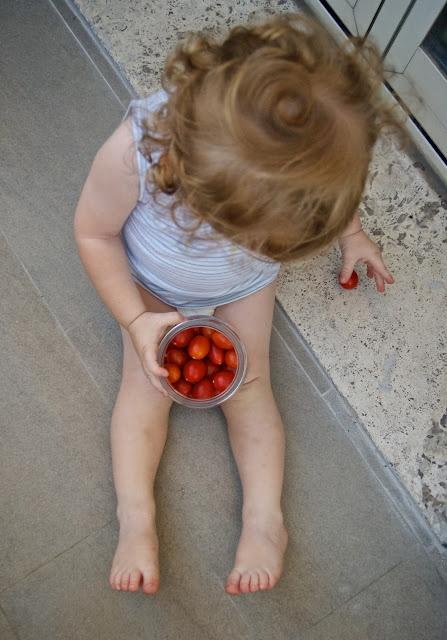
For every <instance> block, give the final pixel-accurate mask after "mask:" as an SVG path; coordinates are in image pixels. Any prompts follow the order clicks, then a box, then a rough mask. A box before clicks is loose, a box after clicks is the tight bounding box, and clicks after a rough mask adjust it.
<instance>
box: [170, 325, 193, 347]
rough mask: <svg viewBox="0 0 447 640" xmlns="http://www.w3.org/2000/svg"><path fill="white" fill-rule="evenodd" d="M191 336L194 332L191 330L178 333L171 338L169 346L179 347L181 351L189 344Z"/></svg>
mask: <svg viewBox="0 0 447 640" xmlns="http://www.w3.org/2000/svg"><path fill="white" fill-rule="evenodd" d="M193 336H194V331H193V330H192V329H185V330H184V331H180V333H178V334H177V335H176V336H174V337H173V338H172V340H171V343H170V345H169V346H172V345H173V346H174V347H180V348H181V349H182V348H183V347H186V346H187V345H188V344H189V343H190V342H191V340H192V338H193Z"/></svg>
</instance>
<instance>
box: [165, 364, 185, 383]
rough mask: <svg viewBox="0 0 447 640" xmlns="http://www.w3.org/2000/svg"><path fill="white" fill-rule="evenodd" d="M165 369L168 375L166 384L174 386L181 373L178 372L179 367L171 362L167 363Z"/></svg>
mask: <svg viewBox="0 0 447 640" xmlns="http://www.w3.org/2000/svg"><path fill="white" fill-rule="evenodd" d="M165 368H166V369H167V371H168V373H169V376H168V382H170V383H171V384H174V383H175V382H177V381H178V380H180V378H181V375H182V372H181V371H180V367H179V366H178V365H177V364H173V363H172V362H168V364H167V365H166V366H165Z"/></svg>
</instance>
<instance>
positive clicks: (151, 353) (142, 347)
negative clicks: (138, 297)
mask: <svg viewBox="0 0 447 640" xmlns="http://www.w3.org/2000/svg"><path fill="white" fill-rule="evenodd" d="M183 320H184V318H183V316H181V315H180V313H177V312H176V311H172V312H171V313H151V312H150V311H146V312H145V313H142V314H141V315H140V316H138V318H135V320H133V321H132V322H131V323H130V325H129V326H128V327H127V331H128V332H129V335H130V337H131V339H132V343H133V346H134V347H135V351H136V352H137V354H138V357H139V358H140V361H141V366H142V367H143V370H144V372H145V374H146V375H147V377H148V378H149V380H150V382H151V384H152V385H153V386H154V387H155V388H156V389H157V390H158V391H160V393H162V394H163V395H164V396H167V395H168V394H167V393H166V391H165V390H164V389H163V387H162V386H161V383H160V380H159V378H161V377H163V378H167V377H168V372H167V371H166V369H163V368H162V367H160V365H159V364H158V362H157V349H158V344H159V342H160V340H161V339H162V337H163V335H164V333H165V331H166V329H167V328H168V327H171V326H172V325H174V324H178V323H179V322H183Z"/></svg>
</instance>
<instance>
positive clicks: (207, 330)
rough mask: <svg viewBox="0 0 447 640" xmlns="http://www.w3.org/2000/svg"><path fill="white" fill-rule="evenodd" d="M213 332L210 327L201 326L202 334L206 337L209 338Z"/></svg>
mask: <svg viewBox="0 0 447 640" xmlns="http://www.w3.org/2000/svg"><path fill="white" fill-rule="evenodd" d="M213 332H214V329H212V328H211V327H202V335H204V336H206V337H207V338H211V336H212V335H213Z"/></svg>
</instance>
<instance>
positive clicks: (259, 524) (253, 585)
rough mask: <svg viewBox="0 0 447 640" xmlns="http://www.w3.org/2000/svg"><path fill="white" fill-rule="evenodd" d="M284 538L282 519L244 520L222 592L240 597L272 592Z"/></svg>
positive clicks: (277, 578) (278, 569) (285, 544)
mask: <svg viewBox="0 0 447 640" xmlns="http://www.w3.org/2000/svg"><path fill="white" fill-rule="evenodd" d="M287 539H288V535H287V530H286V528H285V527H284V525H283V521H282V517H276V518H262V520H260V519H254V518H252V519H250V520H246V521H245V522H244V524H243V527H242V534H241V539H240V540H239V545H238V548H237V552H236V562H235V565H234V569H233V570H232V571H231V573H230V575H229V576H228V578H227V584H226V587H225V591H226V592H227V593H229V594H230V595H239V594H241V593H253V592H255V591H264V590H266V589H272V588H273V587H274V586H275V584H276V583H277V582H278V580H279V577H280V575H281V572H282V562H283V556H284V552H285V550H286V547H287Z"/></svg>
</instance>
